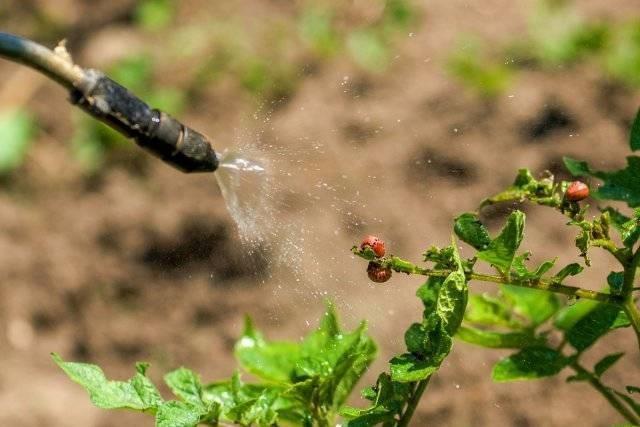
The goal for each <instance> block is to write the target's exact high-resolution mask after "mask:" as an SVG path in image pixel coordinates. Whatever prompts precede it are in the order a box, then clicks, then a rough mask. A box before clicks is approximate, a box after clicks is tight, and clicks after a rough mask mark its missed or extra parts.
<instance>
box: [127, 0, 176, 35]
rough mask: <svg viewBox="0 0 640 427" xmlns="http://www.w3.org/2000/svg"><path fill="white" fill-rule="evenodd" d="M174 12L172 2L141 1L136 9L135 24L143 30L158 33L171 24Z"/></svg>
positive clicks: (167, 0) (158, 0)
mask: <svg viewBox="0 0 640 427" xmlns="http://www.w3.org/2000/svg"><path fill="white" fill-rule="evenodd" d="M175 12H176V11H175V4H174V1H173V0H143V1H141V2H140V3H139V4H138V6H137V8H136V12H135V18H136V23H137V24H138V25H139V26H140V27H141V28H144V29H145V30H149V31H159V30H162V29H164V28H166V27H167V26H168V25H169V24H171V22H172V21H173V17H174V15H175Z"/></svg>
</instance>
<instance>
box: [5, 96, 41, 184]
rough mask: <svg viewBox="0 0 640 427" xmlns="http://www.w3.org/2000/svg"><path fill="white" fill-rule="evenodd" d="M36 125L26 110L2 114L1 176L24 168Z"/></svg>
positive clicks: (15, 110)
mask: <svg viewBox="0 0 640 427" xmlns="http://www.w3.org/2000/svg"><path fill="white" fill-rule="evenodd" d="M35 129H36V124H35V122H34V121H33V119H32V118H31V116H30V115H29V114H28V113H27V112H26V111H24V110H20V109H14V110H9V111H4V112H2V113H0V175H3V174H7V173H9V172H12V171H14V170H15V169H17V168H19V167H20V166H22V163H23V162H24V159H25V158H26V156H27V152H28V151H29V147H30V146H31V142H32V139H33V136H34V134H35Z"/></svg>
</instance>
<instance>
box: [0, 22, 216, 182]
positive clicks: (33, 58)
mask: <svg viewBox="0 0 640 427" xmlns="http://www.w3.org/2000/svg"><path fill="white" fill-rule="evenodd" d="M0 56H2V57H6V58H8V59H10V60H13V61H16V62H20V63H23V64H25V65H27V66H29V67H32V68H34V69H36V70H38V71H40V72H42V73H44V74H46V75H47V76H48V77H50V78H52V79H54V80H56V81H57V82H58V83H60V84H62V85H63V86H65V87H67V88H69V89H70V91H71V101H72V102H73V103H74V104H77V105H79V106H80V107H81V108H82V109H84V110H85V111H86V112H88V113H89V114H91V115H92V116H93V117H95V118H97V119H98V120H100V121H102V122H105V123H106V124H108V125H109V126H111V127H113V128H114V129H116V130H117V131H119V132H121V133H123V134H124V135H126V136H127V137H129V138H132V139H134V140H135V141H136V142H137V143H138V145H140V146H141V147H143V148H145V149H147V150H148V151H150V152H152V153H153V154H155V155H157V156H158V157H160V158H161V159H162V160H164V161H165V162H167V163H169V164H170V165H172V166H174V167H176V168H178V169H180V170H181V171H183V172H213V171H215V170H216V169H217V168H218V164H219V161H218V156H217V155H216V153H215V151H214V150H213V148H212V147H211V144H210V142H209V140H208V139H207V137H205V136H204V135H202V134H201V133H199V132H196V131H195V130H193V129H191V128H190V127H188V126H185V125H184V124H182V123H181V122H179V121H178V120H176V119H174V118H173V117H171V116H170V115H168V114H166V113H164V112H162V111H159V110H155V109H152V108H151V107H149V105H147V104H146V103H145V102H144V101H142V100H141V99H140V98H138V97H137V96H135V95H134V94H133V93H131V92H129V91H128V90H127V89H126V88H125V87H123V86H121V85H120V84H118V83H116V82H115V81H113V80H111V79H110V78H109V77H107V76H105V75H104V74H103V73H101V72H99V71H95V70H85V69H82V68H80V67H79V66H77V65H75V64H74V63H73V62H72V61H71V57H70V56H69V55H68V53H67V52H66V50H64V45H62V46H59V49H58V48H57V49H56V52H54V51H52V50H50V49H47V48H46V47H44V46H42V45H40V44H38V43H35V42H33V41H31V40H28V39H25V38H22V37H18V36H14V35H12V34H7V33H2V32H0Z"/></svg>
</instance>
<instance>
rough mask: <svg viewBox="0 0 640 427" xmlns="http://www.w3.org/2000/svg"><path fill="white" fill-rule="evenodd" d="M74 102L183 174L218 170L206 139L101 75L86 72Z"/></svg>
mask: <svg viewBox="0 0 640 427" xmlns="http://www.w3.org/2000/svg"><path fill="white" fill-rule="evenodd" d="M71 102H73V103H74V104H77V105H78V106H80V107H81V108H82V109H83V110H85V111H86V112H88V113H89V114H91V115H92V116H93V117H95V118H97V119H98V120H100V121H102V122H104V123H106V124H108V125H109V126H111V127H112V128H114V129H116V130H117V131H119V132H120V133H122V134H124V135H126V136H127V137H129V138H132V139H134V140H135V141H136V143H137V144H138V145H140V146H141V147H143V148H145V149H147V150H148V151H150V152H152V153H153V154H155V155H156V156H158V157H160V158H161V159H162V160H164V161H165V162H167V163H169V164H171V165H172V166H174V167H176V168H178V169H180V170H181V171H183V172H213V171H215V170H216V169H217V168H218V157H217V156H216V153H215V151H214V150H213V148H212V147H211V144H210V143H209V141H208V139H207V138H206V137H205V136H204V135H202V134H201V133H199V132H196V131H195V130H193V129H191V128H189V127H187V126H185V125H183V124H182V123H180V122H179V121H177V120H176V119H174V118H173V117H171V116H169V115H168V114H166V113H164V112H162V111H158V110H154V109H152V108H151V107H149V106H148V105H147V104H146V103H144V102H143V101H142V100H141V99H139V98H138V97H137V96H135V95H134V94H133V93H131V92H129V91H128V90H127V89H126V88H125V87H123V86H121V85H119V84H118V83H116V82H115V81H113V80H111V79H110V78H108V77H107V76H105V75H104V74H102V73H100V72H99V71H95V70H87V79H86V80H85V81H84V82H83V83H82V84H81V85H78V87H77V88H76V89H75V90H73V91H72V93H71Z"/></svg>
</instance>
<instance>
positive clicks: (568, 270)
mask: <svg viewBox="0 0 640 427" xmlns="http://www.w3.org/2000/svg"><path fill="white" fill-rule="evenodd" d="M582 270H584V267H583V266H581V265H580V264H578V263H576V262H573V263H571V264H568V265H566V266H564V267H563V268H562V269H561V270H560V271H558V272H557V273H556V274H555V275H554V276H553V278H552V279H553V281H554V282H555V283H562V282H563V281H564V279H566V278H567V277H569V276H575V275H577V274H580V273H582Z"/></svg>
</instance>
